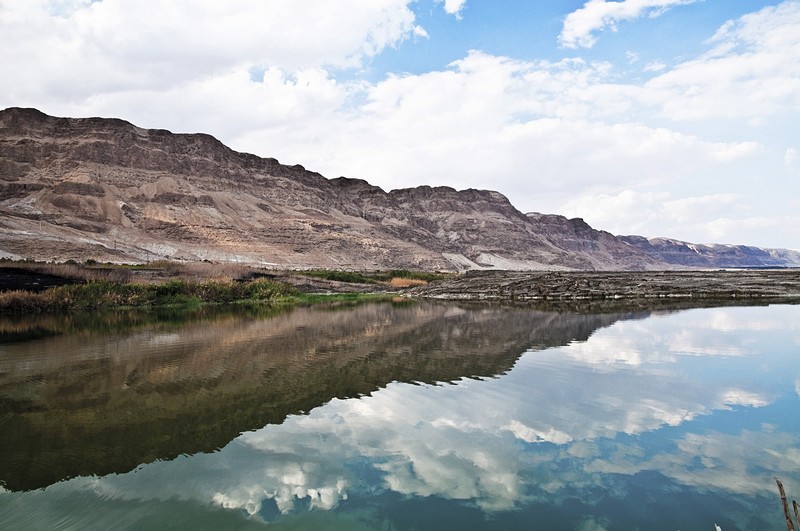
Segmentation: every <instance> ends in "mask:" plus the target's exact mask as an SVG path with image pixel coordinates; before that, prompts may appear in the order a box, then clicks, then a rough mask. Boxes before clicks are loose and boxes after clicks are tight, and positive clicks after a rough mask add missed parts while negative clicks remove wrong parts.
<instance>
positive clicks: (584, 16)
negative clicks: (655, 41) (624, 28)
mask: <svg viewBox="0 0 800 531" xmlns="http://www.w3.org/2000/svg"><path fill="white" fill-rule="evenodd" d="M697 1H698V0H622V1H613V2H611V1H608V0H589V1H587V2H586V3H585V4H584V6H583V7H582V8H580V9H578V10H576V11H573V12H572V13H570V14H569V15H567V17H566V18H565V19H564V27H563V28H562V30H561V34H560V35H559V36H558V40H559V42H561V44H562V45H563V46H565V47H567V48H578V47H583V48H591V47H592V46H594V45H595V43H596V42H597V37H595V35H594V34H595V32H597V31H605V30H606V29H610V30H611V31H616V29H617V23H618V22H620V21H624V20H632V19H636V18H639V17H642V16H649V17H657V16H659V15H660V14H662V13H663V12H664V11H666V10H667V9H669V8H670V7H673V6H677V5H685V4H693V3H694V2H697Z"/></svg>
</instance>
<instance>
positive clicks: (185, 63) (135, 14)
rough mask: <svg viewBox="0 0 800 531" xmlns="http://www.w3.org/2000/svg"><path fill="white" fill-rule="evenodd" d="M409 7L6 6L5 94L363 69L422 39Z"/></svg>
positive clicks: (320, 1) (243, 2)
mask: <svg viewBox="0 0 800 531" xmlns="http://www.w3.org/2000/svg"><path fill="white" fill-rule="evenodd" d="M23 4H24V5H23ZM407 4H408V1H407V0H376V1H374V2H360V1H358V0H345V1H344V2H335V3H334V2H327V1H324V0H312V1H310V2H304V3H302V4H297V3H291V2H259V1H253V0H232V1H229V2H214V1H197V2H193V3H192V4H191V8H189V6H187V4H186V3H184V2H180V1H179V0H167V1H164V2H159V3H157V4H154V5H153V6H151V8H149V9H142V7H141V5H140V4H139V3H138V2H131V1H128V0H105V1H103V2H98V3H93V4H91V5H85V4H84V3H82V2H78V3H75V4H72V5H68V4H64V6H62V7H60V8H59V10H58V14H53V13H52V12H51V10H50V9H49V8H50V4H49V3H48V2H45V1H42V0H40V1H38V2H30V3H28V2H24V3H23V2H16V3H15V2H11V3H8V2H6V3H4V4H3V6H2V9H0V43H1V44H2V47H0V64H2V65H3V66H2V67H1V68H2V72H3V75H2V76H0V78H1V79H2V80H3V81H1V82H0V83H1V84H0V88H1V89H2V92H4V93H5V96H6V97H5V98H4V99H7V100H10V101H11V102H14V101H15V100H21V101H24V100H25V99H26V95H28V94H29V93H31V92H32V91H33V95H36V96H39V97H46V98H52V99H63V100H70V99H76V98H78V99H82V98H88V97H91V96H92V95H95V94H102V93H109V92H112V93H113V92H116V91H120V90H124V91H131V90H157V91H161V90H165V89H168V88H173V87H176V86H180V85H182V84H185V83H188V82H197V81H199V80H204V79H209V78H211V77H214V76H218V75H225V74H226V73H228V72H230V71H231V70H237V69H242V68H245V69H246V68H249V67H252V66H259V65H264V66H271V67H277V68H281V69H286V70H298V69H308V68H317V67H321V66H334V67H357V66H360V65H361V64H362V61H363V60H364V59H366V58H369V57H372V56H374V55H376V54H378V53H380V52H381V51H382V50H384V49H385V48H386V47H389V46H394V45H396V44H398V43H399V42H401V41H403V40H405V39H407V38H409V37H410V36H412V35H414V34H418V33H419V31H420V30H419V28H418V27H417V26H416V25H415V24H414V14H413V12H411V11H410V10H409V9H408V6H407ZM66 6H68V7H66ZM299 20H301V21H302V24H298V23H296V21H299ZM310 36H313V38H309V37H310ZM23 43H24V44H23ZM23 50H24V52H23Z"/></svg>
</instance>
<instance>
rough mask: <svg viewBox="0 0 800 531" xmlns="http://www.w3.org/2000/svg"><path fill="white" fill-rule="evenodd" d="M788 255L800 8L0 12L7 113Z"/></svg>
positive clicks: (2, 1)
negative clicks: (108, 122)
mask: <svg viewBox="0 0 800 531" xmlns="http://www.w3.org/2000/svg"><path fill="white" fill-rule="evenodd" d="M6 107H35V108H38V109H39V110H41V111H43V112H45V113H47V114H50V115H54V116H70V117H86V116H103V117H115V118H122V119H125V120H128V121H130V122H132V123H134V124H136V125H138V126H140V127H147V128H160V129H169V130H171V131H173V132H181V133H194V132H204V133H209V134H211V135H214V136H215V137H217V138H218V139H220V140H221V141H222V142H224V143H225V144H226V145H228V146H230V147H232V148H233V149H236V150H238V151H244V152H249V153H255V154H257V155H260V156H263V157H275V158H277V159H279V160H280V161H281V162H283V163H285V164H302V165H303V166H305V167H306V168H307V169H309V170H313V171H317V172H319V173H321V174H322V175H324V176H326V177H328V178H334V177H338V176H346V177H351V178H360V179H365V180H367V181H369V182H370V183H372V184H375V185H377V186H380V187H381V188H383V189H384V190H387V191H388V190H392V189H396V188H407V187H412V186H419V185H431V186H439V185H441V186H451V187H454V188H456V189H466V188H479V189H490V190H497V191H499V192H501V193H503V194H505V195H506V196H507V197H508V198H509V200H510V201H511V203H512V204H513V205H514V206H515V207H517V208H518V209H519V210H521V211H522V212H542V213H548V214H561V215H565V216H567V217H570V218H572V217H581V218H583V219H585V220H586V221H587V222H588V223H589V224H590V225H592V226H593V227H595V228H597V229H602V230H607V231H609V232H612V233H614V234H640V235H644V236H648V237H659V236H663V237H670V238H676V239H680V240H684V241H690V242H694V243H730V244H748V245H757V246H761V247H778V248H790V249H798V250H800V0H784V1H777V0H618V1H608V0H547V1H542V0H539V1H533V0H503V1H498V0H337V1H335V2H334V1H330V0H227V1H225V2H220V1H216V0H162V1H159V2H154V1H147V0H102V1H94V2H93V1H91V0H0V108H6Z"/></svg>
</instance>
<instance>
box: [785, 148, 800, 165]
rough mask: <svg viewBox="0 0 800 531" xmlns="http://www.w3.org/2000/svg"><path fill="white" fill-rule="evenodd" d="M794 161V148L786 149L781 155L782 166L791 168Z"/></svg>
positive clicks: (795, 152) (795, 155) (795, 151)
mask: <svg viewBox="0 0 800 531" xmlns="http://www.w3.org/2000/svg"><path fill="white" fill-rule="evenodd" d="M795 160H797V150H796V149H794V148H787V149H786V153H784V155H783V164H784V166H786V167H787V168H791V167H792V166H794V162H795Z"/></svg>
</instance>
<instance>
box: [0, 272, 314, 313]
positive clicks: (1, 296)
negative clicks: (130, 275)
mask: <svg viewBox="0 0 800 531" xmlns="http://www.w3.org/2000/svg"><path fill="white" fill-rule="evenodd" d="M302 301H303V295H302V294H301V293H299V292H298V291H297V290H296V289H295V288H294V287H292V286H289V285H287V284H282V283H280V282H275V281H272V280H269V279H256V280H251V281H245V282H242V281H235V280H207V281H201V282H195V281H191V280H168V281H165V282H161V283H154V284H140V283H135V282H115V281H107V280H95V281H89V282H86V283H80V284H68V285H64V286H56V287H52V288H49V289H47V290H44V291H41V292H31V291H24V290H16V291H8V292H5V293H0V312H2V313H14V314H21V313H44V312H59V311H66V310H93V309H109V308H134V307H163V306H183V307H191V306H199V305H202V304H234V303H237V304H242V303H244V304H292V303H300V302H302Z"/></svg>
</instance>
